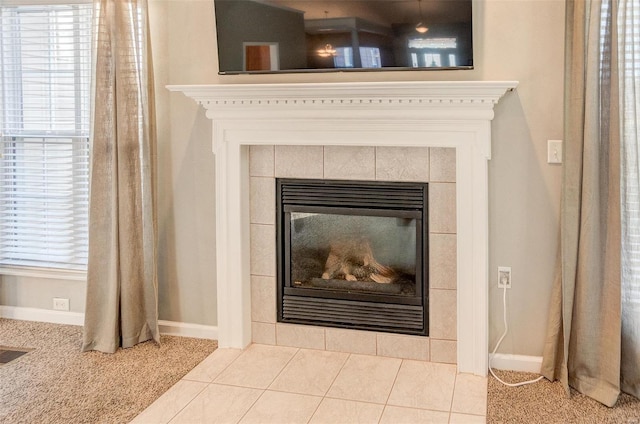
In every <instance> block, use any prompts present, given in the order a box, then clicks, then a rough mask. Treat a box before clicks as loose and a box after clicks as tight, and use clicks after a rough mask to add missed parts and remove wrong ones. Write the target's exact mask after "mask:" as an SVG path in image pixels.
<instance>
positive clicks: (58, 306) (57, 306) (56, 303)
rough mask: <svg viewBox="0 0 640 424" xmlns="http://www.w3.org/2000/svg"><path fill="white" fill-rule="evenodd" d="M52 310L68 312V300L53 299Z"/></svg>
mask: <svg viewBox="0 0 640 424" xmlns="http://www.w3.org/2000/svg"><path fill="white" fill-rule="evenodd" d="M53 309H54V310H55V311H68V310H69V299H64V298H61V297H54V298H53Z"/></svg>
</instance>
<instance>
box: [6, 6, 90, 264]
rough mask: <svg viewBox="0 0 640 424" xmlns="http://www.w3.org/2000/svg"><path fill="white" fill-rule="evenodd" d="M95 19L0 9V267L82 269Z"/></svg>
mask: <svg viewBox="0 0 640 424" xmlns="http://www.w3.org/2000/svg"><path fill="white" fill-rule="evenodd" d="M91 12H92V10H91V4H68V5H62V4H56V5H37V6H13V7H8V6H5V7H0V108H1V110H0V154H1V155H2V156H1V157H0V266H4V267H6V266H30V267H46V268H62V269H86V262H87V227H88V191H89V128H90V126H89V121H90V99H89V95H90V94H89V93H90V86H91V23H92V22H91V19H92V17H91V16H92V13H91Z"/></svg>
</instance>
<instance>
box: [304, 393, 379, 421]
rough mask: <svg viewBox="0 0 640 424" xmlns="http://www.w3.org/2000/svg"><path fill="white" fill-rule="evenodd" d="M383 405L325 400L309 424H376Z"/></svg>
mask: <svg viewBox="0 0 640 424" xmlns="http://www.w3.org/2000/svg"><path fill="white" fill-rule="evenodd" d="M383 409H384V405H377V404H374V403H364V402H354V401H352V400H342V399H329V398H325V399H324V400H323V401H322V403H321V404H320V406H319V407H318V410H317V411H316V413H315V414H314V415H313V418H311V421H310V422H309V423H310V424H368V423H370V424H377V422H378V420H379V419H380V416H381V415H382V410H383Z"/></svg>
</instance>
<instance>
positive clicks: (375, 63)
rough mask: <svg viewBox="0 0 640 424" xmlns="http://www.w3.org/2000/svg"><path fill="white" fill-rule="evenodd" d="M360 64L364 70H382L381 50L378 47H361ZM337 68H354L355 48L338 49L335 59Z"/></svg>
mask: <svg viewBox="0 0 640 424" xmlns="http://www.w3.org/2000/svg"><path fill="white" fill-rule="evenodd" d="M358 51H359V52H360V62H361V66H358V67H362V68H381V67H382V61H381V60H380V49H379V48H378V47H360V48H359V50H358ZM333 64H334V66H335V67H336V68H353V67H354V66H355V65H354V60H353V47H337V48H336V55H335V57H334V58H333Z"/></svg>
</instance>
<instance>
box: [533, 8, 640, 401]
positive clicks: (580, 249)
mask: <svg viewBox="0 0 640 424" xmlns="http://www.w3.org/2000/svg"><path fill="white" fill-rule="evenodd" d="M634 2H635V3H638V0H629V1H625V0H568V1H567V9H566V11H567V15H566V52H565V55H566V61H565V135H564V136H565V155H564V158H565V163H564V168H563V192H562V209H561V222H560V227H561V228H560V239H561V240H560V255H559V264H558V270H557V273H556V279H555V281H554V288H553V293H552V299H551V310H550V317H549V324H548V330H547V341H546V344H545V348H544V354H543V364H542V374H543V375H544V376H545V377H546V378H548V379H549V380H555V379H558V380H560V381H561V382H562V384H563V385H564V387H565V389H566V391H567V393H569V386H571V387H574V388H575V389H577V390H578V391H580V392H582V393H584V394H586V395H588V396H590V397H592V398H594V399H596V400H598V401H600V402H601V403H603V404H605V405H607V406H613V405H614V404H615V403H616V401H617V398H618V395H619V393H620V390H621V381H622V388H623V390H625V391H628V390H627V386H628V385H627V383H625V380H624V376H625V374H626V375H628V376H631V374H630V373H628V370H627V369H628V368H629V367H630V366H631V368H634V369H635V371H636V372H637V368H638V361H637V358H638V357H637V355H638V349H639V346H638V339H637V338H636V339H635V342H634V343H635V346H628V348H626V349H625V346H626V345H627V344H628V342H629V340H630V339H629V338H627V337H626V336H624V332H623V329H624V328H625V326H628V322H629V321H624V320H623V318H625V317H626V315H625V314H626V312H623V311H625V310H626V309H624V305H623V302H622V300H621V299H622V295H623V293H624V289H623V284H621V281H622V277H623V274H624V273H625V272H627V271H628V270H629V268H628V267H626V268H625V265H624V261H623V259H624V253H622V252H623V249H622V248H621V247H622V246H623V245H624V242H625V241H624V240H625V238H626V236H623V228H624V225H623V218H622V217H624V211H625V208H626V205H625V202H626V199H625V192H624V190H625V183H624V180H625V178H624V175H622V173H623V172H624V163H625V162H626V161H627V158H626V155H627V153H626V152H625V150H624V141H622V140H623V139H624V137H622V134H621V128H622V129H623V131H625V130H624V128H625V127H624V124H623V121H624V119H621V116H623V115H624V114H621V111H624V106H623V103H622V101H623V100H624V98H625V96H626V92H627V90H626V87H624V85H623V81H624V78H626V76H627V73H626V72H625V69H624V68H621V64H622V63H623V62H624V60H623V58H622V56H624V55H625V54H626V53H625V52H626V51H627V50H628V48H629V47H632V46H633V43H634V42H633V41H631V43H630V42H629V40H628V39H627V38H625V37H624V36H623V35H624V22H627V18H626V17H625V11H624V8H625V7H626V6H627V5H628V4H630V3H634ZM625 3H626V5H625ZM619 6H620V7H619ZM621 30H622V31H623V32H621ZM635 44H636V45H637V44H638V40H636V41H635ZM636 66H637V65H636ZM637 81H638V80H637V79H636V82H637ZM636 118H637V117H636ZM636 122H637V120H636ZM628 141H629V142H632V144H633V145H634V146H636V145H637V143H638V142H639V140H638V138H637V137H636V138H635V139H633V140H628ZM636 148H637V147H636ZM621 149H622V150H621ZM621 152H622V157H621ZM636 153H637V152H636ZM621 161H622V162H621ZM621 166H622V168H621ZM636 178H637V177H636ZM635 185H636V186H637V181H636V183H635ZM636 202H637V199H636ZM636 217H638V214H637V212H636ZM638 223H640V219H639V220H638ZM639 246H640V243H639ZM638 253H640V249H638ZM639 264H640V262H639ZM633 273H634V275H635V278H636V279H637V278H638V277H637V276H638V275H640V266H639V267H638V268H637V269H636V270H634V271H633ZM636 287H637V286H636ZM638 292H640V290H639V291H638ZM635 299H636V300H635V301H636V302H640V298H638V297H637V296H636V298H635ZM635 314H636V318H635V319H636V322H637V319H638V317H637V309H636V312H635ZM623 321H624V322H625V324H623ZM630 352H633V353H630ZM633 355H635V357H633V358H632V357H631V356H633ZM621 358H622V359H621ZM630 361H636V362H634V363H633V364H631V362H630ZM621 372H622V375H623V377H622V379H621ZM636 375H637V374H636ZM634 381H635V382H636V384H637V377H634ZM636 389H637V385H636ZM629 393H631V394H634V393H633V392H629ZM635 394H636V396H637V391H636V392H635Z"/></svg>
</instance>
